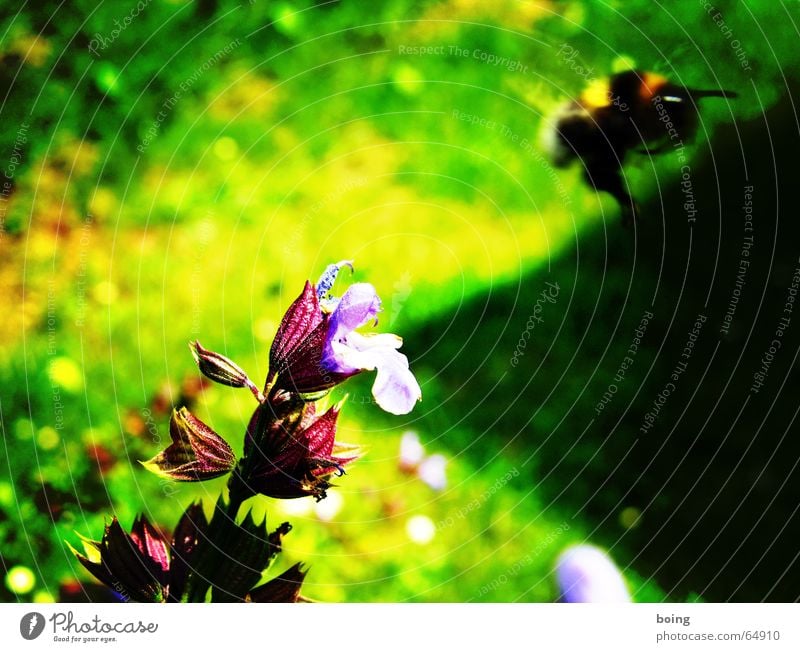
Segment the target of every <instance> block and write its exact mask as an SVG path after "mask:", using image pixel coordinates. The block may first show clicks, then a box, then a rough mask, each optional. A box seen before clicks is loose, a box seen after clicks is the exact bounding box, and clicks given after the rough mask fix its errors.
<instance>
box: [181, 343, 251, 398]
mask: <svg viewBox="0 0 800 652" xmlns="http://www.w3.org/2000/svg"><path fill="white" fill-rule="evenodd" d="M189 348H190V349H191V351H192V355H193V356H194V360H195V362H197V366H198V367H199V368H200V371H201V372H202V374H203V375H204V376H206V378H210V379H211V380H213V381H214V382H216V383H219V384H220V385H227V386H228V387H250V386H251V385H252V384H253V383H252V382H251V381H250V379H249V378H248V377H247V374H246V373H245V372H244V370H243V369H242V368H241V367H240V366H239V365H237V364H236V363H235V362H233V361H232V360H230V359H228V358H226V357H225V356H224V355H220V354H219V353H214V351H209V350H208V349H205V348H203V346H202V345H201V344H200V342H198V341H196V340H195V341H194V342H190V343H189Z"/></svg>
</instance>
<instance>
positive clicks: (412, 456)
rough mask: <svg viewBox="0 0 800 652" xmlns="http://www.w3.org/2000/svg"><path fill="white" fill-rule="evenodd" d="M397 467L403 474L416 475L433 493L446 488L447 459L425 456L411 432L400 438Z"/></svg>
mask: <svg viewBox="0 0 800 652" xmlns="http://www.w3.org/2000/svg"><path fill="white" fill-rule="evenodd" d="M398 465H399V467H400V470H401V471H402V472H403V473H416V474H417V476H418V477H419V479H420V480H422V481H423V482H424V483H425V484H426V485H428V486H429V487H430V488H431V489H433V490H435V491H442V490H443V489H444V488H445V487H447V475H446V473H445V468H446V467H447V458H446V457H445V456H444V455H439V454H437V455H431V456H429V457H426V456H425V448H424V447H423V445H422V443H421V442H420V440H419V436H418V435H417V433H416V432H414V431H413V430H407V431H406V432H404V433H403V436H402V437H401V438H400V457H399V460H398Z"/></svg>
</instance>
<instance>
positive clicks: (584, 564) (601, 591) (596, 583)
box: [556, 545, 631, 602]
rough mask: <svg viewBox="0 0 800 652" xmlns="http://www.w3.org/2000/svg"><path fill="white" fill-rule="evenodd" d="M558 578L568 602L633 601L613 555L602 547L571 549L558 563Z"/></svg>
mask: <svg viewBox="0 0 800 652" xmlns="http://www.w3.org/2000/svg"><path fill="white" fill-rule="evenodd" d="M556 577H557V580H558V586H559V588H560V590H561V597H562V599H563V601H564V602H630V601H631V596H630V593H629V592H628V588H627V587H626V586H625V580H624V579H623V577H622V574H621V573H620V572H619V570H618V569H617V567H616V566H615V565H614V562H613V561H611V558H610V557H609V556H608V555H607V554H606V553H604V552H603V551H602V550H600V549H599V548H596V547H594V546H591V545H580V546H575V547H573V548H569V549H568V550H566V551H565V552H563V553H562V554H561V556H560V557H559V558H558V561H557V562H556Z"/></svg>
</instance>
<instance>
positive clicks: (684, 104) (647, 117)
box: [551, 70, 736, 224]
mask: <svg viewBox="0 0 800 652" xmlns="http://www.w3.org/2000/svg"><path fill="white" fill-rule="evenodd" d="M702 97H736V93H732V92H730V91H722V90H712V91H701V90H693V89H689V88H686V87H684V86H679V85H677V84H673V83H671V82H669V81H668V80H667V79H665V78H664V77H661V76H660V75H656V74H654V73H650V72H644V71H638V70H629V71H626V72H622V73H618V74H616V75H614V76H612V77H610V78H609V79H608V80H606V81H605V82H601V83H595V84H592V85H591V86H590V87H589V88H587V89H586V90H585V91H584V92H583V93H582V94H581V95H580V97H579V98H578V99H577V100H576V101H573V102H570V103H569V104H568V105H566V106H565V107H563V108H562V109H561V111H560V113H559V115H558V117H557V119H556V122H555V138H554V140H551V155H552V158H553V161H554V162H555V164H556V165H558V166H565V165H568V164H569V163H570V162H571V161H573V160H574V159H580V161H581V162H582V163H583V166H584V178H585V179H586V182H587V183H588V184H589V185H590V186H592V187H593V188H595V189H596V190H598V191H604V192H608V193H609V194H611V195H612V196H613V197H614V198H616V200H617V201H618V202H619V205H620V209H621V211H622V220H623V223H625V224H630V223H631V222H633V220H634V219H635V217H636V203H635V201H634V200H633V198H632V197H631V195H630V193H629V192H628V190H627V188H626V183H625V181H624V175H623V171H622V167H623V165H624V163H625V158H626V156H627V155H628V152H630V151H631V150H635V151H640V152H643V153H649V154H658V153H660V152H662V151H664V150H665V149H666V148H667V146H668V143H669V140H670V139H673V140H675V139H680V141H681V142H682V141H687V142H688V141H689V140H690V139H691V138H692V136H693V135H694V132H695V130H696V128H697V104H696V102H697V100H698V99H700V98H702Z"/></svg>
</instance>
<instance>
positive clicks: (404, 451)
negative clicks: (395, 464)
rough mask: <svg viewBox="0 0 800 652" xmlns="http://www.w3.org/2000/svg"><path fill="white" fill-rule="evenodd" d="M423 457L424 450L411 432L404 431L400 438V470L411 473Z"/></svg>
mask: <svg viewBox="0 0 800 652" xmlns="http://www.w3.org/2000/svg"><path fill="white" fill-rule="evenodd" d="M424 457H425V449H424V448H423V447H422V444H421V443H420V441H419V436H418V435H417V433H415V432H414V431H413V430H406V431H405V432H404V433H403V436H402V437H401V438H400V469H401V470H402V471H413V470H415V469H416V468H417V466H418V465H419V463H420V462H422V459H423V458H424Z"/></svg>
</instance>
